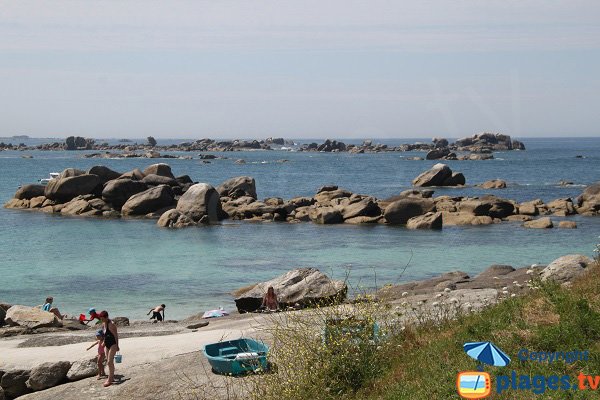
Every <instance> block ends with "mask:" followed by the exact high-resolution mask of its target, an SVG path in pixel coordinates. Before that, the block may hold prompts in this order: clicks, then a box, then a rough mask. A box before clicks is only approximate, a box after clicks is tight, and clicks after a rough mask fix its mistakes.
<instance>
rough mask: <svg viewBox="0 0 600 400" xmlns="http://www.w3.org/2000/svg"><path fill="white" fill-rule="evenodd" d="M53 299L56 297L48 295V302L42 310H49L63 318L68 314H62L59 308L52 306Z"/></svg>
mask: <svg viewBox="0 0 600 400" xmlns="http://www.w3.org/2000/svg"><path fill="white" fill-rule="evenodd" d="M53 301H54V297H52V296H49V297H46V302H45V303H44V305H43V306H42V310H44V311H48V312H50V313H52V314H54V315H56V316H57V317H58V318H60V319H63V318H64V317H65V316H66V315H62V314H61V313H60V311H58V308H56V307H52V302H53Z"/></svg>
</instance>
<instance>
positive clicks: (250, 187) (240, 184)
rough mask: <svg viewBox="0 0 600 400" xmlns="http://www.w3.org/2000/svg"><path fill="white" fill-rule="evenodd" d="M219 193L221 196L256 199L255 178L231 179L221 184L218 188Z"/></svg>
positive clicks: (240, 177)
mask: <svg viewBox="0 0 600 400" xmlns="http://www.w3.org/2000/svg"><path fill="white" fill-rule="evenodd" d="M217 192H219V194H220V195H221V196H226V197H231V198H238V197H242V196H249V197H252V198H253V199H256V198H257V196H256V182H255V181H254V178H252V177H250V176H238V177H236V178H231V179H228V180H226V181H225V182H223V183H221V185H219V186H218V187H217Z"/></svg>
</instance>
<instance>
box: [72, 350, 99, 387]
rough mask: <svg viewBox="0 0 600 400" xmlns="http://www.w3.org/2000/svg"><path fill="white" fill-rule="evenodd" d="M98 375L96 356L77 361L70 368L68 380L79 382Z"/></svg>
mask: <svg viewBox="0 0 600 400" xmlns="http://www.w3.org/2000/svg"><path fill="white" fill-rule="evenodd" d="M97 373H98V363H97V360H96V356H93V357H85V358H82V359H80V360H77V361H75V362H74V363H73V365H71V368H69V372H67V379H68V380H70V381H78V380H80V379H85V378H89V377H91V376H94V375H96V374H97Z"/></svg>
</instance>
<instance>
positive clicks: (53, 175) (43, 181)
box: [39, 172, 60, 185]
mask: <svg viewBox="0 0 600 400" xmlns="http://www.w3.org/2000/svg"><path fill="white" fill-rule="evenodd" d="M59 176H60V172H50V174H49V175H48V178H42V179H40V180H39V182H40V183H41V184H42V185H47V184H48V182H50V181H51V180H52V179H58V177H59Z"/></svg>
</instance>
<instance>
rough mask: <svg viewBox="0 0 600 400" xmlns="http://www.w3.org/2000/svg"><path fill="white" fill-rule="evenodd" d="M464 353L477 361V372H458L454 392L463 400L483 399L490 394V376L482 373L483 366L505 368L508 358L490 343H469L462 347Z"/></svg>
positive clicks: (508, 361)
mask: <svg viewBox="0 0 600 400" xmlns="http://www.w3.org/2000/svg"><path fill="white" fill-rule="evenodd" d="M463 349H464V350H465V353H467V354H468V355H469V356H470V357H471V358H474V359H475V360H477V361H478V366H477V371H463V372H459V373H458V376H457V377H456V390H457V391H458V394H459V395H460V396H461V397H462V398H464V399H483V398H486V397H488V396H489V395H490V394H491V392H492V381H491V378H490V374H488V373H487V372H483V364H488V365H493V366H495V367H505V366H507V365H508V363H510V357H509V356H507V355H506V353H504V352H503V351H502V350H500V349H499V348H498V347H497V346H496V345H494V344H493V343H492V342H469V343H465V344H464V346H463Z"/></svg>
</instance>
